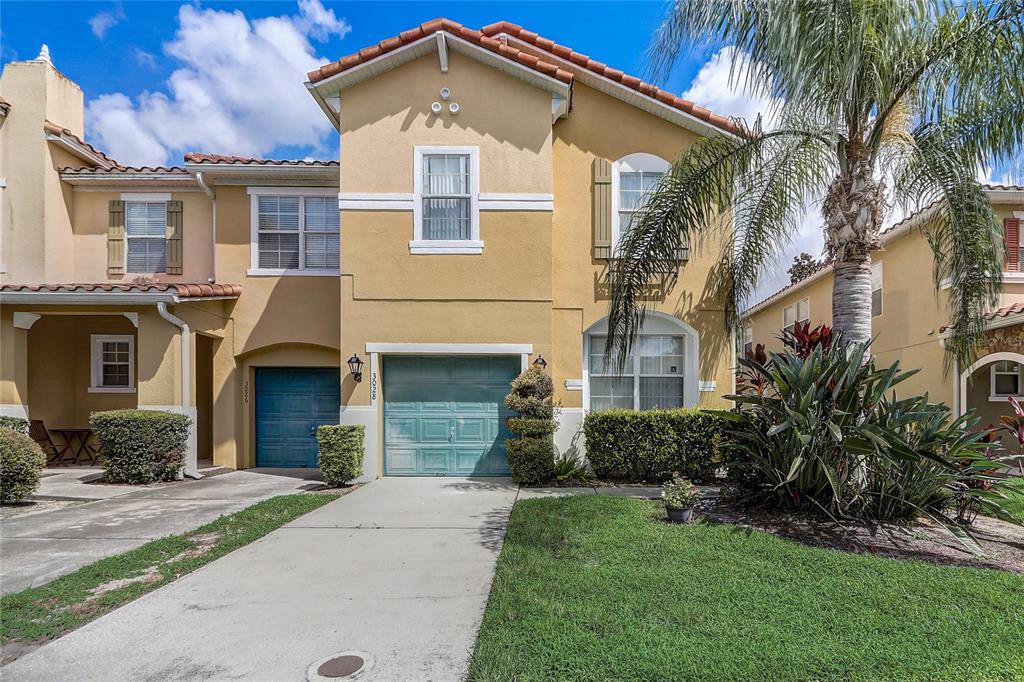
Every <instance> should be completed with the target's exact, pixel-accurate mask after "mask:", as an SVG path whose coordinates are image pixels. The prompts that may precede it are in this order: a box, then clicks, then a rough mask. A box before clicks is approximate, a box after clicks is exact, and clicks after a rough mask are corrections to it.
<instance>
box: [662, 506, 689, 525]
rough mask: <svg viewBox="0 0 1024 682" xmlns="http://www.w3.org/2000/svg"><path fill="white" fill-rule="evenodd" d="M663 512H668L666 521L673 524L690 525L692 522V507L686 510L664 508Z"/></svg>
mask: <svg viewBox="0 0 1024 682" xmlns="http://www.w3.org/2000/svg"><path fill="white" fill-rule="evenodd" d="M665 511H667V512H668V520H669V521H671V522H673V523H691V522H692V521H693V507H687V508H686V509H676V508H674V507H666V508H665Z"/></svg>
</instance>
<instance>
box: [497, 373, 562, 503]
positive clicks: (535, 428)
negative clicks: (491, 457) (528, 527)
mask: <svg viewBox="0 0 1024 682" xmlns="http://www.w3.org/2000/svg"><path fill="white" fill-rule="evenodd" d="M553 393H554V385H553V384H552V383H551V377H550V376H548V375H547V373H545V372H544V370H542V369H541V368H539V367H530V368H528V369H526V370H523V373H522V374H520V375H519V376H517V377H516V378H515V379H514V380H513V381H512V392H511V393H509V394H508V395H507V396H506V397H505V407H507V408H509V409H510V410H512V411H514V412H518V413H519V416H518V417H509V418H508V419H506V420H505V423H506V425H507V426H508V429H509V431H511V432H512V433H514V434H517V435H518V436H519V437H518V438H509V439H507V440H506V441H505V447H506V449H507V455H508V465H509V468H510V469H512V479H513V480H515V482H516V483H523V484H526V485H532V484H537V483H546V482H547V481H550V480H551V478H552V477H553V476H554V473H555V444H554V441H553V438H552V434H553V433H554V432H555V418H554V406H553V405H552V403H551V395H552V394H553Z"/></svg>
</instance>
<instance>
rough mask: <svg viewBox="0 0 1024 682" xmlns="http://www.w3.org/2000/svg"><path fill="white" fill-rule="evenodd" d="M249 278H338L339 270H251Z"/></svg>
mask: <svg viewBox="0 0 1024 682" xmlns="http://www.w3.org/2000/svg"><path fill="white" fill-rule="evenodd" d="M245 274H246V275H247V276H249V277H337V276H338V275H339V274H340V273H339V272H338V271H337V270H284V269H271V268H249V269H248V270H246V271H245Z"/></svg>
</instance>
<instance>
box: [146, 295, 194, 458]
mask: <svg viewBox="0 0 1024 682" xmlns="http://www.w3.org/2000/svg"><path fill="white" fill-rule="evenodd" d="M156 311H157V312H158V313H160V317H162V318H164V319H165V320H167V321H168V322H170V323H171V324H173V325H174V326H175V327H177V328H178V329H179V331H180V337H181V410H182V413H183V414H185V415H186V416H188V417H189V418H190V419H191V420H192V425H191V426H190V427H189V430H188V446H187V448H186V452H185V475H186V476H188V477H190V478H202V477H203V475H202V474H201V473H199V458H198V452H197V450H198V445H197V441H198V438H197V435H196V418H197V416H198V415H197V411H196V410H195V409H194V408H192V407H191V406H190V405H189V404H188V402H189V398H190V396H191V391H192V382H191V370H192V363H191V362H190V360H191V352H190V346H191V330H190V329H189V328H188V324H186V322H185V320H183V319H181V318H180V317H177V316H175V315H173V314H172V313H171V312H170V311H169V310H167V304H166V303H164V302H163V301H161V302H159V303H157V304H156Z"/></svg>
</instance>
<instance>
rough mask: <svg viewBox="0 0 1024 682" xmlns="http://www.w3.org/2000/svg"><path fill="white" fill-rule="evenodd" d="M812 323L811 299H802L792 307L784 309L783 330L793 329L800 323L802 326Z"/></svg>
mask: <svg viewBox="0 0 1024 682" xmlns="http://www.w3.org/2000/svg"><path fill="white" fill-rule="evenodd" d="M810 321H811V301H810V299H809V298H801V299H800V300H799V301H797V302H796V303H794V304H792V305H788V306H786V307H785V308H783V309H782V328H783V329H792V328H793V325H794V324H795V323H797V322H799V323H800V324H801V325H804V324H807V323H808V322H810Z"/></svg>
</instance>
